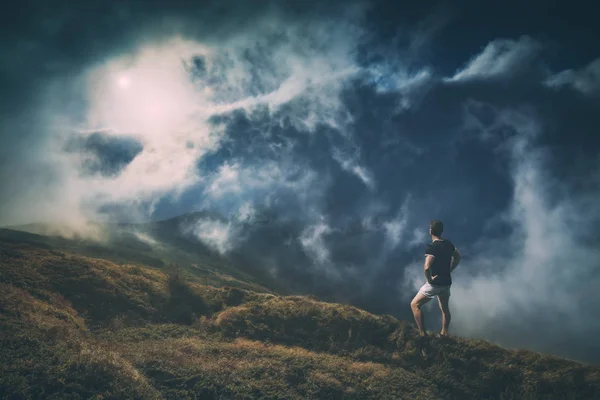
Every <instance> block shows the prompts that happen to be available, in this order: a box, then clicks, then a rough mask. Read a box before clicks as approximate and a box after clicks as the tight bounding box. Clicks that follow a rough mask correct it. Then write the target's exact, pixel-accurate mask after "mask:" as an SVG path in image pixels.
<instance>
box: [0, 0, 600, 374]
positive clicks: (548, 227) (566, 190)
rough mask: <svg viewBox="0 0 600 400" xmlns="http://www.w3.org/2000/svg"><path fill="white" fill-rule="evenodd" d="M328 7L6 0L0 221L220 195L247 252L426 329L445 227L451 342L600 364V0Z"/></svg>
mask: <svg viewBox="0 0 600 400" xmlns="http://www.w3.org/2000/svg"><path fill="white" fill-rule="evenodd" d="M323 3H325V2H318V1H283V0H281V1H275V0H273V1H253V2H247V1H235V0H227V1H199V2H187V1H168V2H167V1H152V2H142V1H138V2H134V1H119V2H110V1H95V0H90V1H88V2H74V1H64V0H63V1H55V2H52V4H51V5H50V4H48V2H42V1H39V2H36V1H24V2H15V3H12V4H10V5H7V6H6V7H5V10H3V14H2V17H0V18H2V19H3V21H2V23H1V24H0V44H1V46H2V49H3V51H2V53H1V54H0V141H1V143H2V145H1V146H0V225H4V226H6V225H17V224H25V223H31V222H40V221H43V222H57V223H61V224H68V225H69V226H71V227H72V229H73V230H76V231H79V232H85V231H86V229H88V227H89V224H90V222H91V221H92V222H98V221H149V220H161V219H166V218H170V217H174V216H177V215H181V214H185V213H189V212H192V211H199V210H204V211H208V212H209V213H207V214H203V215H205V217H203V218H200V219H198V220H196V221H195V222H194V223H188V224H187V225H185V226H181V232H182V234H184V235H188V236H190V237H194V238H195V239H197V240H198V241H200V242H202V243H204V244H205V245H208V246H209V247H211V248H213V249H214V250H215V251H217V252H219V253H221V254H222V255H223V257H226V258H229V259H230V260H232V262H235V263H238V264H239V265H244V266H245V267H246V268H248V269H251V270H254V271H257V273H258V272H260V273H261V274H263V275H264V276H269V277H270V278H272V279H274V280H276V281H277V282H279V284H280V285H281V286H282V287H285V288H286V290H287V291H289V292H294V293H314V294H317V295H319V296H320V297H322V298H324V299H328V300H334V301H342V302H348V303H352V304H356V305H359V306H362V307H365V308H367V309H369V310H371V311H373V312H378V313H389V314H392V315H396V316H399V317H401V318H404V319H407V320H410V318H411V315H410V309H409V306H408V303H409V302H410V299H411V298H412V296H413V295H414V294H415V293H416V291H417V290H418V288H419V286H420V285H421V284H422V283H423V281H424V275H423V271H422V270H423V261H424V257H423V253H424V249H425V246H426V244H427V243H428V241H429V240H430V238H429V237H428V236H427V231H428V224H429V221H431V220H433V219H441V220H442V221H443V222H444V224H445V226H446V228H445V232H444V236H446V237H447V238H449V239H450V240H451V241H452V242H453V243H454V244H455V245H456V246H457V247H458V248H459V250H460V251H461V253H462V255H463V261H462V262H461V264H460V266H459V268H458V269H457V270H456V272H455V274H454V284H453V287H452V297H451V303H450V304H451V308H452V310H453V320H452V326H451V330H452V331H453V332H454V333H456V334H459V335H464V336H470V337H480V338H486V339H488V340H492V341H494V342H497V343H499V344H502V345H505V346H509V347H516V348H530V349H534V350H538V351H543V352H548V353H552V354H557V355H560V356H564V357H568V358H573V359H578V360H583V361H588V362H594V363H598V362H600V340H598V336H599V335H600V320H598V318H597V315H598V313H599V312H600V295H599V294H598V290H597V288H598V287H600V269H599V268H598V266H599V261H598V260H599V259H600V246H599V245H598V244H597V243H596V241H597V237H598V235H599V233H600V228H599V226H600V225H599V223H600V202H598V201H597V199H598V197H599V195H600V139H599V138H598V134H597V130H598V127H599V126H600V112H599V111H600V51H599V50H598V47H597V43H598V41H599V39H600V31H599V30H598V29H596V28H595V27H594V26H595V23H596V21H595V19H594V15H595V14H594V12H593V8H592V7H591V3H584V2H577V1H574V2H568V3H564V2H560V3H559V2H548V1H544V2H542V1H530V2H527V4H521V3H522V2H514V1H508V2H502V4H497V5H483V4H481V3H482V2H477V1H457V2H454V3H453V5H452V6H450V5H447V4H446V3H444V2H430V1H422V2H418V4H414V3H415V2H403V1H389V0H388V1H370V2H369V1H343V2H342V1H330V2H326V4H323ZM211 215H212V217H211ZM426 315H427V316H426V318H427V321H428V322H430V326H431V327H432V329H433V328H434V327H436V325H435V324H436V323H437V324H438V325H437V326H439V322H437V321H435V320H436V319H438V318H439V311H438V310H437V308H436V305H435V304H433V302H432V304H431V305H428V306H427V307H426Z"/></svg>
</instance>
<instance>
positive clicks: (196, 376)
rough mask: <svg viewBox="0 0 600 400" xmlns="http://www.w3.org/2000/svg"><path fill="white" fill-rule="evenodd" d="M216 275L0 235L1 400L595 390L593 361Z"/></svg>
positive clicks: (585, 393)
mask: <svg viewBox="0 0 600 400" xmlns="http://www.w3.org/2000/svg"><path fill="white" fill-rule="evenodd" d="M224 282H225V281H221V282H220V283H219V284H220V285H221V287H216V286H213V285H206V284H203V283H204V282H203V281H202V279H201V278H199V277H198V276H194V275H193V274H190V273H188V272H186V271H185V270H182V269H180V268H177V267H174V266H170V267H166V268H163V269H156V268H147V267H144V266H141V265H130V264H121V265H119V264H115V263H112V262H110V261H105V260H101V259H93V258H87V257H84V256H80V255H74V254H70V253H67V252H57V251H55V250H51V249H48V248H43V246H42V247H40V245H39V243H38V244H36V242H35V241H29V243H19V242H18V241H17V240H14V238H13V240H10V241H7V240H2V239H0V348H1V349H2V351H1V352H0V398H2V399H21V398H40V399H42V398H43V399H87V398H94V399H124V398H137V399H163V398H165V399H180V398H189V399H370V398H372V399H528V398H529V399H540V398H543V399H592V398H600V367H597V366H590V365H584V364H581V363H577V362H572V361H567V360H562V359H559V358H556V357H551V356H543V355H540V354H537V353H533V352H529V351H509V350H505V349H502V348H500V347H497V346H494V345H492V344H490V343H487V342H485V341H478V340H466V339H461V338H446V339H435V338H432V339H430V340H428V341H423V342H421V341H418V340H417V337H416V336H415V330H414V329H413V328H412V325H409V324H406V323H404V322H401V321H398V320H396V319H394V318H392V317H390V316H377V315H373V314H369V313H367V312H365V311H362V310H359V309H357V308H355V307H351V306H346V305H340V304H333V303H324V302H320V301H318V300H317V299H314V298H309V297H299V296H291V297H290V296H288V297H280V296H274V295H272V294H269V293H264V292H263V293H261V292H258V291H255V290H248V289H247V288H243V287H233V286H223V284H224ZM231 282H233V283H235V282H237V280H235V279H234V280H232V281H231Z"/></svg>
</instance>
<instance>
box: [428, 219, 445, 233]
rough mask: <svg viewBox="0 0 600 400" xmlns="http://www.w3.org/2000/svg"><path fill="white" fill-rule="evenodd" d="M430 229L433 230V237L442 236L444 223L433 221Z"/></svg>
mask: <svg viewBox="0 0 600 400" xmlns="http://www.w3.org/2000/svg"><path fill="white" fill-rule="evenodd" d="M429 227H430V228H431V234H432V235H435V236H441V235H442V232H444V223H443V222H442V221H439V220H437V219H435V220H433V221H431V223H430V224H429Z"/></svg>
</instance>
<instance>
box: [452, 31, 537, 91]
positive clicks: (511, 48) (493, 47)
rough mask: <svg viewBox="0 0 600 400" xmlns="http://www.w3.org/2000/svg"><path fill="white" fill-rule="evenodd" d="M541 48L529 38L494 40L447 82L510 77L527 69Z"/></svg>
mask: <svg viewBox="0 0 600 400" xmlns="http://www.w3.org/2000/svg"><path fill="white" fill-rule="evenodd" d="M541 48H542V46H541V44H540V43H539V42H538V41H536V40H535V39H532V38H531V37H529V36H521V37H520V38H519V39H518V40H511V39H496V40H493V41H491V42H490V43H488V45H487V46H486V47H485V48H484V49H483V51H482V52H481V53H480V54H478V55H477V56H475V57H474V58H472V59H471V60H470V61H469V63H468V64H467V65H466V66H465V67H464V68H463V69H462V70H460V71H457V72H456V74H454V76H453V77H452V78H449V79H447V81H449V82H458V81H470V80H476V79H499V78H503V77H510V76H511V75H515V74H517V73H519V72H520V71H523V70H525V69H527V68H528V67H529V64H530V63H531V62H532V61H533V60H534V58H535V57H536V55H537V54H538V52H539V51H540V50H541Z"/></svg>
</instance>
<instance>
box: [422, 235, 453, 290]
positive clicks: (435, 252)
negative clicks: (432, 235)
mask: <svg viewBox="0 0 600 400" xmlns="http://www.w3.org/2000/svg"><path fill="white" fill-rule="evenodd" d="M454 249H455V247H454V245H453V244H452V242H450V241H449V240H446V239H440V240H434V241H433V242H432V243H430V244H428V245H427V249H426V250H425V254H430V255H432V256H434V257H435V258H434V259H433V263H432V264H431V276H432V277H433V276H436V275H437V276H436V277H435V278H434V279H433V280H432V282H431V284H432V285H433V286H446V285H451V284H452V278H451V277H450V264H451V263H452V254H453V253H454Z"/></svg>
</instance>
